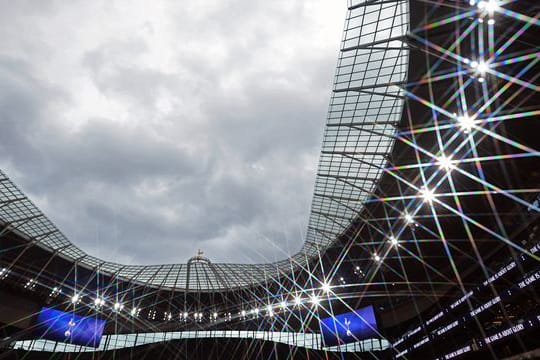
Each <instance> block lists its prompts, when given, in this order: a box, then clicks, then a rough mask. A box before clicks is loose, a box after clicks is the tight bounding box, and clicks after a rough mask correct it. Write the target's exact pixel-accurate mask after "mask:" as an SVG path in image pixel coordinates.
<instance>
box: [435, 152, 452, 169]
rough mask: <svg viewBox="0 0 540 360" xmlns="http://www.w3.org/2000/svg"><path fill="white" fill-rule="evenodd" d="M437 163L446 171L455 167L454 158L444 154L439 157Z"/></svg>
mask: <svg viewBox="0 0 540 360" xmlns="http://www.w3.org/2000/svg"><path fill="white" fill-rule="evenodd" d="M437 164H438V165H439V169H442V170H444V171H446V172H448V171H450V170H452V169H454V163H453V161H452V158H451V157H450V156H446V155H444V154H443V155H441V156H439V157H438V158H437Z"/></svg>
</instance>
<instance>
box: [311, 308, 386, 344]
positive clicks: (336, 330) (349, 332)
mask: <svg viewBox="0 0 540 360" xmlns="http://www.w3.org/2000/svg"><path fill="white" fill-rule="evenodd" d="M319 325H320V327H321V333H322V336H323V340H324V345H325V346H336V345H341V344H347V343H351V342H356V341H359V340H364V339H369V338H374V337H378V336H379V335H378V330H377V320H376V319H375V312H374V311H373V306H367V307H365V308H361V309H358V310H355V311H351V312H348V313H345V314H340V315H334V316H330V317H327V318H324V319H321V320H320V322H319Z"/></svg>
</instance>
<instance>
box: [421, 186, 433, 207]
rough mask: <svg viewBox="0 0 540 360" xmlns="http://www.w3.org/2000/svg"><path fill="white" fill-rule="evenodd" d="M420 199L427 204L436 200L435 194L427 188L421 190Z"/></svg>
mask: <svg viewBox="0 0 540 360" xmlns="http://www.w3.org/2000/svg"><path fill="white" fill-rule="evenodd" d="M420 197H421V198H422V200H423V201H424V202H425V203H430V204H431V203H432V202H433V200H434V199H435V192H434V191H433V190H431V189H428V188H427V187H424V188H422V189H420Z"/></svg>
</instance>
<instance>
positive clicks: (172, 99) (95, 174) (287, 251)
mask: <svg viewBox="0 0 540 360" xmlns="http://www.w3.org/2000/svg"><path fill="white" fill-rule="evenodd" d="M0 1H2V2H3V4H2V9H3V11H2V13H0V42H1V43H2V46H1V47H0V125H1V129H2V130H1V131H0V167H1V168H2V169H5V171H6V173H7V174H8V176H10V177H11V178H12V179H13V180H14V181H15V182H16V183H17V184H18V185H19V186H20V187H21V188H22V190H23V191H24V192H26V194H27V195H28V196H29V197H30V198H31V199H32V200H33V201H34V202H35V203H36V204H37V205H38V206H39V207H40V208H41V209H42V210H43V211H44V212H45V214H46V215H48V216H49V217H50V218H51V220H52V221H53V222H54V223H55V224H56V225H57V226H58V227H59V228H60V229H61V230H62V231H63V232H64V233H65V234H66V235H67V236H68V238H69V239H70V240H71V241H72V242H73V243H75V244H76V245H77V246H79V247H80V248H82V249H83V250H85V251H87V252H88V253H90V254H91V255H95V256H98V257H101V258H103V259H106V260H112V261H115V262H122V263H129V264H150V263H164V262H165V263H169V262H184V261H186V260H187V259H188V258H189V257H191V256H193V255H194V254H195V253H196V251H197V249H199V248H200V249H202V250H204V251H205V255H206V256H208V257H209V258H210V259H212V260H213V261H214V262H262V261H274V260H280V259H283V258H285V257H286V256H288V255H291V254H293V253H295V252H297V251H298V250H299V249H300V248H301V246H302V244H303V241H304V233H305V231H306V226H307V220H308V215H309V207H310V203H311V195H312V192H313V184H314V179H315V172H316V165H317V159H318V156H319V150H320V141H321V139H322V129H323V125H324V122H325V117H326V111H327V107H328V101H329V97H330V93H331V84H332V77H333V74H334V68H335V63H336V59H337V52H338V49H339V41H340V39H341V31H342V27H343V26H342V24H343V18H344V15H345V8H346V3H345V2H344V1H343V2H341V1H337V2H336V1H328V0H326V1H290V0H287V1H265V2H262V1H252V0H241V1H240V0H237V1H234V0H230V1H229V0H215V1H210V0H207V1H204V2H201V1H152V2H147V1H69V2H65V1H16V2H14V1H9V2H8V1H4V0H0Z"/></svg>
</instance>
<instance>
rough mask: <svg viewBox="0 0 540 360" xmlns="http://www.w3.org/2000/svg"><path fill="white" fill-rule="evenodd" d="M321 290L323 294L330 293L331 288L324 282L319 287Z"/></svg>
mask: <svg viewBox="0 0 540 360" xmlns="http://www.w3.org/2000/svg"><path fill="white" fill-rule="evenodd" d="M321 290H322V291H324V292H325V293H329V292H330V291H332V287H331V286H330V284H329V283H327V282H324V283H323V284H322V286H321Z"/></svg>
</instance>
